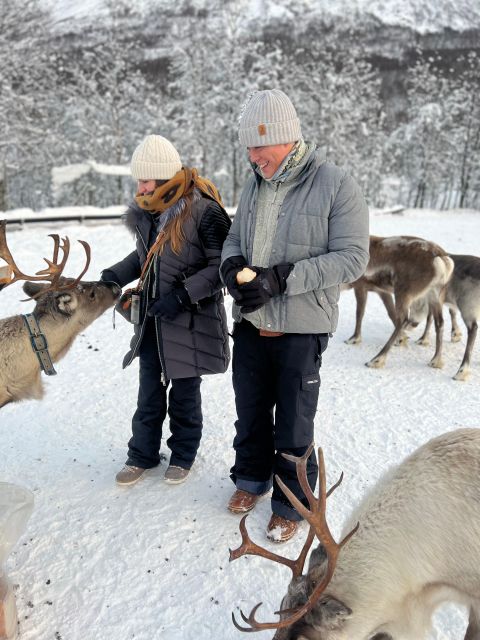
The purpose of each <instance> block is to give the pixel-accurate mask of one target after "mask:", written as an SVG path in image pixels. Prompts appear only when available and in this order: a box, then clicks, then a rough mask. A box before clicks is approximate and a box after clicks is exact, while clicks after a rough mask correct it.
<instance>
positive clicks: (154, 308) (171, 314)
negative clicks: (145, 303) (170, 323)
mask: <svg viewBox="0 0 480 640" xmlns="http://www.w3.org/2000/svg"><path fill="white" fill-rule="evenodd" d="M191 308H192V303H191V300H190V296H189V295H188V292H187V290H186V289H185V287H183V286H181V285H180V286H175V287H174V288H173V289H172V290H171V291H170V292H169V293H167V294H166V295H164V296H162V297H161V298H155V300H153V301H152V302H151V303H150V305H149V307H148V311H147V315H149V316H158V317H159V318H161V319H162V320H174V319H175V318H176V317H177V316H178V314H179V313H182V311H187V310H189V309H191Z"/></svg>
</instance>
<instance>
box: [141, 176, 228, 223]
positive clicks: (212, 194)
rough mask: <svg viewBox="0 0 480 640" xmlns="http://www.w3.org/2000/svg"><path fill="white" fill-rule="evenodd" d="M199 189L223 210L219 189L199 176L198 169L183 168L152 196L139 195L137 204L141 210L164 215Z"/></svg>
mask: <svg viewBox="0 0 480 640" xmlns="http://www.w3.org/2000/svg"><path fill="white" fill-rule="evenodd" d="M195 187H197V189H199V190H200V191H201V192H202V193H204V194H205V195H206V196H208V197H209V198H212V199H213V200H215V201H216V202H218V204H219V205H220V206H221V207H222V208H223V203H222V199H221V197H220V193H219V192H218V189H217V187H216V186H215V185H214V184H213V182H211V181H210V180H208V179H207V178H202V177H201V176H199V175H198V171H197V170H196V169H190V168H189V167H182V169H180V171H178V172H177V173H176V174H175V175H174V176H173V178H171V179H170V180H168V181H167V182H165V184H162V185H160V186H159V187H157V188H156V189H155V191H154V192H153V193H151V194H137V195H136V196H135V202H136V203H137V204H138V206H139V207H140V208H141V209H144V210H145V211H151V212H160V213H163V212H164V211H166V210H167V209H168V208H170V207H171V206H172V205H174V204H175V203H176V202H178V201H179V200H180V198H182V197H183V196H185V195H188V194H190V193H191V192H192V191H193V189H194V188H195Z"/></svg>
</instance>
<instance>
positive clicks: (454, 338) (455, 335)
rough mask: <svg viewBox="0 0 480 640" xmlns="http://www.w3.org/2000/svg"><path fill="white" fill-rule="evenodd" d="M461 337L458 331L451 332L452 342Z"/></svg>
mask: <svg viewBox="0 0 480 640" xmlns="http://www.w3.org/2000/svg"><path fill="white" fill-rule="evenodd" d="M461 339H462V334H461V333H460V332H458V333H452V342H460V340H461Z"/></svg>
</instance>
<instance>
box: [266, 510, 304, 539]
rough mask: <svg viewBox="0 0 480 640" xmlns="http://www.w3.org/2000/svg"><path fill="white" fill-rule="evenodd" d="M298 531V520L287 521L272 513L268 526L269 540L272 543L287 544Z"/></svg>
mask: <svg viewBox="0 0 480 640" xmlns="http://www.w3.org/2000/svg"><path fill="white" fill-rule="evenodd" d="M297 530H298V521H297V520H287V519H286V518H282V516H277V515H276V514H275V513H272V517H271V518H270V522H269V523H268V525H267V538H268V539H269V540H271V541H272V542H286V541H287V540H290V538H293V536H294V535H295V534H296V533H297Z"/></svg>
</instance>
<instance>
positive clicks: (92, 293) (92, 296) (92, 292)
mask: <svg viewBox="0 0 480 640" xmlns="http://www.w3.org/2000/svg"><path fill="white" fill-rule="evenodd" d="M94 299H95V291H94V289H92V290H91V291H90V300H94Z"/></svg>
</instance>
